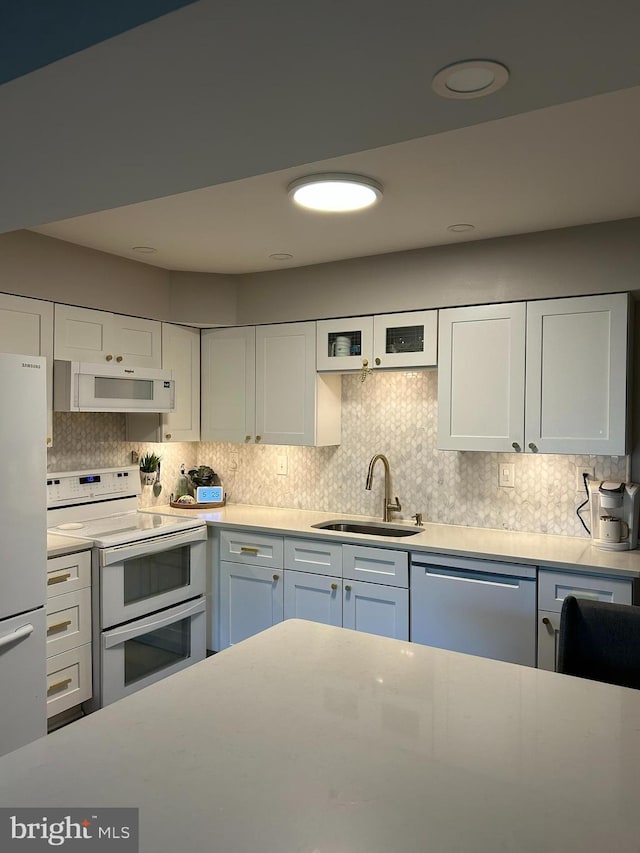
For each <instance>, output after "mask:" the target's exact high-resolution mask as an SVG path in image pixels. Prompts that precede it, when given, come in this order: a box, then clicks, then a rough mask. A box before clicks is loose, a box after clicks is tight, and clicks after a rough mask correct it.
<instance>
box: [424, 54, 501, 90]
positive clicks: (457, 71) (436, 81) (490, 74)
mask: <svg viewBox="0 0 640 853" xmlns="http://www.w3.org/2000/svg"><path fill="white" fill-rule="evenodd" d="M508 79H509V69H508V68H507V67H506V66H504V65H502V64H501V63H499V62H494V61H493V60H491V59H468V60H465V61H464V62H454V63H453V65H447V66H446V68H441V69H440V71H438V73H437V74H436V75H435V77H434V78H433V80H432V81H431V86H432V88H433V90H434V92H437V94H438V95H441V96H442V97H443V98H462V99H469V98H483V97H484V96H485V95H491V94H492V93H493V92H497V91H498V89H502V87H503V86H505V85H506V83H507V81H508Z"/></svg>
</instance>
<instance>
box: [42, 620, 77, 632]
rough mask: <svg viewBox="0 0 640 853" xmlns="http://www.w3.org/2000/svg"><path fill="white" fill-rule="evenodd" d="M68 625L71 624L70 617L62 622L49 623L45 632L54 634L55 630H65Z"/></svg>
mask: <svg viewBox="0 0 640 853" xmlns="http://www.w3.org/2000/svg"><path fill="white" fill-rule="evenodd" d="M69 625H71V619H66V620H65V621H64V622H57V623H56V624H55V625H49V627H48V628H47V634H55V633H56V631H66V629H67V628H68V627H69Z"/></svg>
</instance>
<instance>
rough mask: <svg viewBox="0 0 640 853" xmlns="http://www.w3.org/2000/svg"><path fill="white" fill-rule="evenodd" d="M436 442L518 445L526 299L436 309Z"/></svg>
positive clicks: (464, 446)
mask: <svg viewBox="0 0 640 853" xmlns="http://www.w3.org/2000/svg"><path fill="white" fill-rule="evenodd" d="M439 324H440V328H439V344H438V447H439V448H440V449H441V450H489V451H510V452H513V451H514V450H515V451H519V450H522V448H523V443H524V438H523V437H524V367H525V362H524V357H525V304H524V303H523V302H516V303H512V304H509V305H484V306H476V307H473V308H449V309H446V310H444V311H440V313H439Z"/></svg>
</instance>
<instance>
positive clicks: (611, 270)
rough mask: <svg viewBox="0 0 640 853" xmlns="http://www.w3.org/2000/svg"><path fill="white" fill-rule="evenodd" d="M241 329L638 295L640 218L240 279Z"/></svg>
mask: <svg viewBox="0 0 640 853" xmlns="http://www.w3.org/2000/svg"><path fill="white" fill-rule="evenodd" d="M237 281H238V322H239V323H271V322H279V321H285V320H309V319H316V318H319V317H340V316H350V315H358V314H370V313H383V312H389V311H410V310H412V309H417V308H439V307H443V306H447V305H469V304H481V303H487V302H505V301H516V300H520V299H544V298H546V297H553V296H574V295H579V294H589V293H607V292H614V291H619V290H631V291H633V290H636V289H640V218H636V219H626V220H620V221H617V222H606V223H600V224H596V225H586V226H580V227H576V228H564V229H561V230H556V231H543V232H538V233H536V234H524V235H520V236H515V237H502V238H499V239H492V240H476V241H473V242H466V243H460V244H458V245H447V246H437V247H433V248H428V249H417V250H414V251H411V252H397V253H392V254H387V255H376V256H372V257H367V258H357V259H355V260H349V261H338V262H335V263H330V264H319V265H316V266H309V267H300V268H297V269H290V270H279V271H277V272H266V273H265V272H263V273H255V274H251V275H240V276H237Z"/></svg>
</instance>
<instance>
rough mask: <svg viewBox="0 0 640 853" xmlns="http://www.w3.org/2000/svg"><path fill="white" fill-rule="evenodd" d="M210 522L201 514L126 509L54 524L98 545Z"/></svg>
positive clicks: (54, 529) (53, 529) (57, 530)
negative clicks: (173, 514) (186, 515)
mask: <svg viewBox="0 0 640 853" xmlns="http://www.w3.org/2000/svg"><path fill="white" fill-rule="evenodd" d="M204 526H206V525H205V524H204V522H202V521H201V520H200V519H199V518H194V519H190V518H171V517H168V516H164V515H151V514H150V513H146V512H125V513H121V514H118V515H109V516H105V517H103V518H94V519H90V520H87V521H66V522H63V523H61V524H59V525H57V526H54V527H50V528H49V530H50V532H51V533H57V534H59V535H60V536H65V535H66V536H73V537H74V538H76V539H87V540H90V541H91V542H92V543H93V544H94V545H96V546H97V547H98V548H110V547H112V546H114V545H124V544H126V543H128V542H138V541H140V540H142V539H150V538H152V537H154V536H164V535H167V534H170V533H178V532H180V531H183V530H193V529H194V528H198V527H204Z"/></svg>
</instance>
